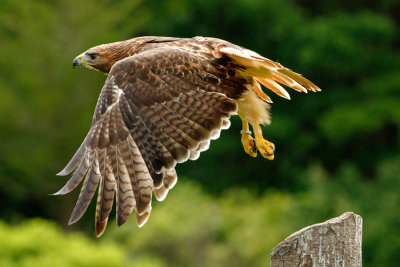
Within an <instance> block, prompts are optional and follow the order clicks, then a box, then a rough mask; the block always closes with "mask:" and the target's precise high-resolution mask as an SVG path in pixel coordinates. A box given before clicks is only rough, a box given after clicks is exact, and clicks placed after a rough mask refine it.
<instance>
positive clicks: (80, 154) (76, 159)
mask: <svg viewBox="0 0 400 267" xmlns="http://www.w3.org/2000/svg"><path fill="white" fill-rule="evenodd" d="M85 142H86V141H85V140H84V141H83V142H82V144H81V146H80V147H79V148H78V150H77V151H76V153H75V155H74V156H73V157H72V159H71V160H70V161H69V162H68V164H67V166H65V168H64V169H63V170H62V171H60V172H59V173H57V175H58V176H65V175H68V174H70V173H71V172H72V171H73V170H74V169H75V168H76V167H77V166H78V165H79V163H80V162H81V160H82V158H83V157H84V156H85V154H86V146H85Z"/></svg>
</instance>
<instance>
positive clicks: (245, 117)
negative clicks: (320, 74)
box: [55, 37, 320, 236]
mask: <svg viewBox="0 0 400 267" xmlns="http://www.w3.org/2000/svg"><path fill="white" fill-rule="evenodd" d="M73 66H74V67H75V66H83V67H87V68H90V69H95V70H97V71H100V72H102V73H105V74H108V77H107V80H106V82H105V84H104V86H103V89H102V91H101V93H100V97H99V100H98V102H97V105H96V109H95V112H94V116H93V121H92V125H91V127H90V130H89V133H88V134H87V136H86V138H85V140H84V141H83V143H82V145H81V146H80V148H79V149H78V151H77V152H76V154H75V155H74V156H73V158H72V159H71V161H70V162H69V163H68V165H67V166H66V167H65V168H64V170H62V171H61V172H60V173H59V174H58V175H68V174H70V173H72V172H73V175H72V177H71V178H70V180H69V181H68V182H67V184H66V185H65V186H64V187H63V188H62V189H61V190H60V191H58V192H57V193H55V194H56V195H62V194H66V193H68V192H70V191H71V190H73V189H74V188H75V187H76V186H77V185H78V184H79V183H80V182H81V181H82V179H83V178H84V177H85V179H84V183H83V187H82V190H81V193H80V196H79V199H78V202H77V204H76V206H75V209H74V211H73V212H72V215H71V218H70V220H69V224H72V223H74V222H76V221H78V220H79V219H80V218H81V217H82V215H83V214H84V213H85V211H86V209H87V207H88V205H89V202H90V200H91V199H92V198H93V195H94V193H95V191H96V189H97V188H99V189H98V198H97V207H96V224H95V228H96V235H97V236H100V235H101V234H102V233H103V232H104V229H105V227H106V225H107V220H108V215H109V213H110V211H111V208H112V205H113V200H114V194H115V199H116V207H117V224H118V225H122V224H123V223H124V222H125V221H126V220H127V219H128V218H129V216H130V215H131V214H132V211H133V210H134V211H135V214H136V220H137V224H138V225H139V226H142V225H143V224H144V223H145V222H146V221H147V219H148V217H149V215H150V211H151V200H152V194H153V193H154V195H155V197H156V198H157V200H159V201H161V200H163V199H164V198H165V196H166V195H167V193H168V190H169V189H171V188H172V187H173V186H174V185H175V183H176V181H177V175H176V172H175V165H176V164H177V163H182V162H185V161H187V160H188V159H191V160H195V159H197V158H198V157H199V154H200V152H202V151H204V150H206V149H207V148H208V147H209V143H210V140H211V139H215V138H218V136H219V133H220V131H221V129H227V128H228V127H229V125H230V122H229V117H230V116H231V115H233V114H238V115H239V116H240V118H241V119H242V123H243V130H242V131H241V134H242V138H241V141H242V144H243V147H244V150H245V152H246V153H247V154H249V155H250V156H252V157H255V156H257V150H258V151H259V152H260V154H261V155H262V156H263V157H265V158H267V159H270V160H272V159H273V158H274V151H275V147H274V145H273V144H272V143H271V142H268V141H267V140H265V139H264V138H263V136H262V131H261V128H260V124H269V123H270V117H269V112H268V109H269V105H268V103H267V102H272V101H271V99H270V98H269V97H268V96H267V95H266V94H265V93H264V92H263V91H262V90H261V86H260V84H261V85H264V86H265V87H266V88H268V89H270V90H271V91H273V92H274V93H276V94H278V95H279V96H282V97H284V98H287V99H290V97H289V94H288V93H287V92H286V90H285V89H284V88H283V87H282V86H281V85H280V84H283V85H286V86H288V87H290V88H293V89H295V90H297V91H299V92H305V93H306V92H307V90H310V91H314V92H315V91H319V90H320V89H319V88H318V87H317V86H315V85H314V84H313V83H311V82H310V81H308V80H307V79H305V78H304V77H302V76H301V75H300V74H298V73H295V72H293V71H291V70H289V69H287V68H285V67H283V66H282V65H280V64H279V63H276V62H273V61H271V60H269V59H267V58H265V57H262V56H260V55H259V54H257V53H255V52H253V51H250V50H248V49H245V48H242V47H240V46H237V45H234V44H231V43H229V42H227V41H224V40H220V39H216V38H205V37H194V38H170V37H138V38H134V39H130V40H126V41H121V42H116V43H111V44H103V45H99V46H96V47H93V48H90V49H89V50H87V51H86V52H84V53H82V54H80V55H79V56H77V57H76V58H75V59H74V61H73ZM249 124H250V125H251V126H252V128H253V130H254V138H253V137H252V133H251V132H250V130H249Z"/></svg>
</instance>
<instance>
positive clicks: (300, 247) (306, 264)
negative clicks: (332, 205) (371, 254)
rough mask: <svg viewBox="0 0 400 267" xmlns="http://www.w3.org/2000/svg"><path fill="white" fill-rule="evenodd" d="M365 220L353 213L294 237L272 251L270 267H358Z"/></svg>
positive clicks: (312, 226)
mask: <svg viewBox="0 0 400 267" xmlns="http://www.w3.org/2000/svg"><path fill="white" fill-rule="evenodd" d="M361 241H362V218H361V216H359V215H357V214H354V213H353V212H346V213H344V214H342V215H341V216H339V217H336V218H333V219H330V220H328V221H326V222H323V223H318V224H314V225H311V226H308V227H306V228H303V229H302V230H300V231H298V232H296V233H294V234H292V235H291V236H289V237H288V238H286V239H285V240H284V241H282V242H281V243H280V244H279V245H277V246H276V247H275V248H274V249H273V250H272V251H271V267H319V266H321V267H330V266H332V267H333V266H334V267H359V266H361V265H362V260H361Z"/></svg>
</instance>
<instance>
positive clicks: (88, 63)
mask: <svg viewBox="0 0 400 267" xmlns="http://www.w3.org/2000/svg"><path fill="white" fill-rule="evenodd" d="M136 51H137V47H136V46H135V45H134V44H133V43H132V42H131V40H127V41H122V42H115V43H111V44H102V45H98V46H95V47H92V48H90V49H88V50H86V51H85V52H83V53H82V54H80V55H79V56H77V57H76V58H75V59H74V60H73V61H72V66H73V67H76V66H83V67H86V68H89V69H94V70H97V71H100V72H102V73H104V74H108V72H109V71H110V69H111V67H112V66H113V65H114V64H115V62H117V61H119V60H121V59H123V58H126V57H129V56H131V55H133V54H135V53H136Z"/></svg>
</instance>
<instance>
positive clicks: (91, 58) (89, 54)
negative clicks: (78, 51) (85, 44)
mask: <svg viewBox="0 0 400 267" xmlns="http://www.w3.org/2000/svg"><path fill="white" fill-rule="evenodd" d="M86 55H88V56H89V58H90V60H96V59H97V58H98V57H99V54H96V53H86Z"/></svg>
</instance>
